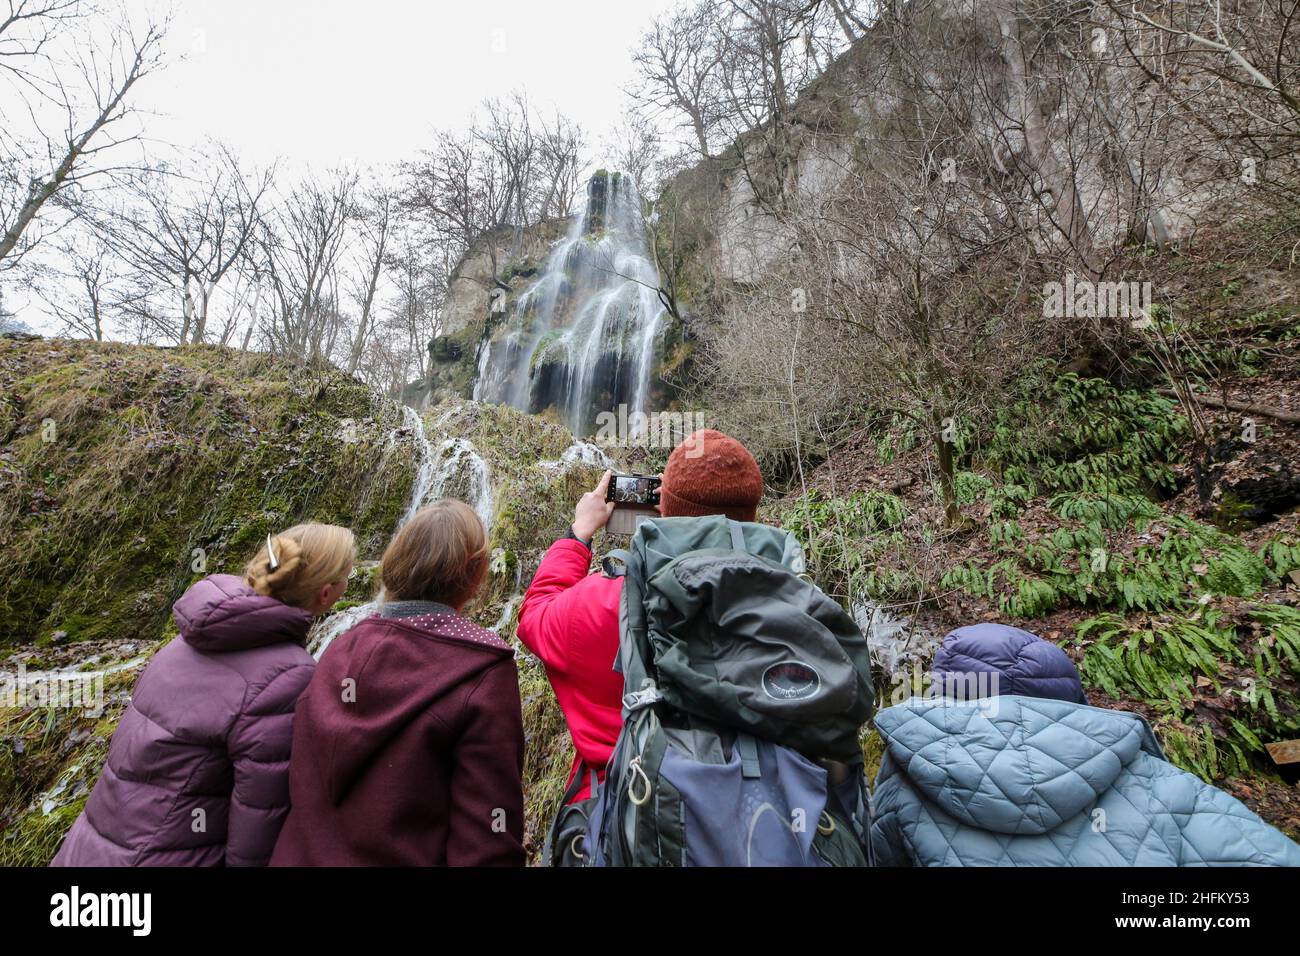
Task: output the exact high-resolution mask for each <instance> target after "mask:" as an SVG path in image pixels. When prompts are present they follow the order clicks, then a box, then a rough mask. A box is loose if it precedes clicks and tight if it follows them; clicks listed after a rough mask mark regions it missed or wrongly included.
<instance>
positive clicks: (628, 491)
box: [605, 475, 662, 535]
mask: <svg viewBox="0 0 1300 956" xmlns="http://www.w3.org/2000/svg"><path fill="white" fill-rule="evenodd" d="M661 483H662V481H661V479H660V478H659V477H658V476H657V475H614V476H613V477H612V478H611V479H610V481H609V491H608V492H606V493H605V500H606V501H612V502H614V513H613V514H612V515H610V517H609V524H607V525H606V526H605V530H606V531H607V532H609V533H610V534H624V535H630V534H634V533H635V532H636V529H637V526H638V525H639V524H640V523H641V522H642V521H645V520H646V519H647V518H655V517H658V515H659V511H658V506H659V485H660V484H661Z"/></svg>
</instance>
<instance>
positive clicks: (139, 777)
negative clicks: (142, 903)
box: [53, 574, 315, 866]
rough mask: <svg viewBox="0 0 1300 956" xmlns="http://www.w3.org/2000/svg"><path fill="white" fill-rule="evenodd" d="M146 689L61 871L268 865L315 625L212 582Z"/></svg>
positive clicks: (143, 683) (197, 590)
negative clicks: (307, 643)
mask: <svg viewBox="0 0 1300 956" xmlns="http://www.w3.org/2000/svg"><path fill="white" fill-rule="evenodd" d="M172 614H173V616H174V617H175V619H176V625H177V627H178V628H179V630H180V636H179V637H177V638H176V639H175V640H173V641H172V642H171V643H169V644H168V645H167V646H166V647H164V648H163V649H162V650H161V651H159V652H158V653H157V654H156V655H154V658H153V660H152V661H150V662H149V666H148V667H147V668H145V672H144V673H143V674H141V675H140V680H139V681H138V682H137V683H136V685H135V692H134V694H133V695H132V698H131V704H130V706H129V707H128V708H127V710H126V713H124V714H123V715H122V720H121V721H120V722H119V723H118V725H117V730H116V731H115V732H114V734H113V742H112V743H111V744H110V745H109V750H108V761H107V762H106V763H105V765H104V770H103V773H102V774H101V775H100V777H99V780H98V782H96V784H95V789H94V790H93V791H91V794H90V798H89V799H88V800H87V801H86V808H85V810H84V811H83V812H82V814H81V816H80V817H78V818H77V821H76V823H74V824H73V825H72V829H71V830H70V831H69V832H68V836H67V839H65V840H64V841H63V846H62V848H60V850H59V853H58V855H57V856H56V857H55V858H54V863H53V865H54V866H220V865H222V864H225V865H227V866H264V865H265V864H266V862H267V860H268V859H269V858H270V856H271V850H272V848H273V847H274V846H275V838H276V836H277V835H278V834H279V832H280V826H281V824H282V823H283V822H284V816H285V814H286V812H287V811H288V796H289V794H288V790H289V787H288V783H289V745H290V741H291V740H292V736H293V712H294V703H295V702H296V701H297V699H298V696H299V694H301V693H302V691H303V689H304V688H305V687H306V686H307V682H308V680H310V678H311V674H312V670H313V668H314V667H315V662H314V661H313V660H312V658H311V655H310V654H308V653H307V651H306V650H304V649H303V641H304V639H305V638H306V636H307V631H308V629H309V628H310V627H311V615H310V614H308V613H307V612H306V611H304V610H301V609H300V608H295V607H290V606H289V605H287V604H284V603H282V602H280V601H277V600H276V599H275V598H271V597H265V596H263V595H261V594H258V593H256V592H255V591H253V589H252V588H250V587H249V586H248V585H247V584H245V583H244V581H243V580H241V579H240V578H237V577H234V576H233V575H229V574H214V575H212V576H211V577H208V578H204V579H203V580H202V581H199V582H198V583H197V584H195V585H193V586H192V587H191V588H190V589H189V590H188V591H186V592H185V594H184V596H182V597H181V599H180V600H179V601H177V602H176V604H175V606H174V607H173V609H172Z"/></svg>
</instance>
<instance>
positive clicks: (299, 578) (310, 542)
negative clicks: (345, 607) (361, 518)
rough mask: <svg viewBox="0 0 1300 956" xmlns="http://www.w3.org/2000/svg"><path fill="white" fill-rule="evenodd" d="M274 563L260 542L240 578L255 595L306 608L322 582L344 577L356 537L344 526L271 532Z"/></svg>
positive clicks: (352, 557) (353, 558)
mask: <svg viewBox="0 0 1300 956" xmlns="http://www.w3.org/2000/svg"><path fill="white" fill-rule="evenodd" d="M267 543H268V544H270V546H271V548H273V549H274V551H275V559H276V566H275V568H274V569H272V568H271V556H270V554H269V553H268V551H267V545H266V544H263V545H262V547H260V548H259V549H258V551H257V554H256V555H254V557H253V560H252V561H249V562H248V566H247V567H246V568H245V569H244V580H245V581H247V582H248V586H249V587H251V588H252V589H253V590H254V591H256V592H257V593H258V594H264V595H266V596H268V597H273V598H275V599H276V600H278V601H283V602H284V603H285V604H291V605H293V606H294V607H308V606H310V605H311V603H312V601H313V600H315V598H316V595H317V594H318V593H319V592H320V589H321V588H322V587H324V586H325V585H326V584H335V583H338V582H339V581H343V580H345V579H346V578H347V576H348V574H349V573H350V572H351V570H352V565H353V564H354V563H355V562H356V539H355V538H354V537H353V535H352V532H351V531H349V530H348V529H347V528H340V527H338V526H337V525H332V524H300V525H295V526H294V527H292V528H290V529H289V530H287V531H281V532H280V533H279V534H275V535H271V536H269V537H268V538H267Z"/></svg>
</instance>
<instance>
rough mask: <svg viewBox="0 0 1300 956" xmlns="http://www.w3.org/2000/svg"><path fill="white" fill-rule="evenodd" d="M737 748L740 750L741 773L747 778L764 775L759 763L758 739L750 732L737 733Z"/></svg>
mask: <svg viewBox="0 0 1300 956" xmlns="http://www.w3.org/2000/svg"><path fill="white" fill-rule="evenodd" d="M736 749H737V750H738V751H740V775H741V776H742V777H744V778H745V779H746V780H758V779H759V778H760V777H762V776H763V772H762V770H761V769H760V768H759V764H758V741H757V740H755V739H754V738H753V737H751V736H750V735H749V734H737V735H736Z"/></svg>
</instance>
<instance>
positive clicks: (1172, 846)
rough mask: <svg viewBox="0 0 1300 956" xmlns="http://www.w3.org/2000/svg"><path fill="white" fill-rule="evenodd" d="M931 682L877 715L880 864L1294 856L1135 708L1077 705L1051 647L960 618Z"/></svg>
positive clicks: (1272, 861) (1070, 670)
mask: <svg viewBox="0 0 1300 956" xmlns="http://www.w3.org/2000/svg"><path fill="white" fill-rule="evenodd" d="M934 681H935V688H936V690H937V691H938V692H937V693H936V694H935V695H934V696H931V697H914V698H912V699H911V700H908V701H905V702H903V703H901V704H898V705H896V706H894V707H889V708H886V709H884V710H882V711H880V712H879V713H878V714H877V715H876V727H877V728H878V729H879V731H880V734H881V736H882V738H883V739H884V743H885V756H884V760H883V762H882V764H881V767H880V772H879V774H878V775H877V777H876V783H875V788H874V793H873V796H872V824H871V848H872V853H873V855H874V859H875V863H876V865H878V866H1300V846H1297V844H1295V843H1293V842H1292V841H1291V840H1289V839H1287V838H1286V837H1285V836H1284V835H1283V834H1282V833H1281V832H1280V831H1278V830H1276V829H1275V828H1273V827H1271V826H1269V825H1268V824H1267V823H1265V822H1264V821H1263V820H1261V819H1260V818H1259V817H1258V816H1256V815H1255V814H1254V813H1252V812H1251V811H1250V810H1248V809H1247V808H1246V807H1245V806H1244V805H1243V804H1242V803H1241V802H1240V801H1238V800H1236V799H1234V798H1233V797H1230V796H1229V795H1228V794H1226V793H1224V792H1223V791H1221V790H1218V789H1216V788H1214V787H1212V786H1210V785H1208V784H1206V783H1204V782H1203V781H1202V780H1201V779H1200V778H1198V777H1195V776H1193V775H1192V774H1190V773H1186V772H1184V771H1182V770H1179V769H1178V768H1177V767H1175V766H1174V765H1173V764H1171V763H1169V762H1168V761H1166V760H1165V759H1164V754H1163V753H1162V751H1161V749H1160V745H1159V744H1158V743H1157V742H1156V739H1155V735H1154V734H1152V732H1151V728H1150V727H1149V726H1148V725H1147V723H1146V721H1145V720H1143V719H1142V717H1140V716H1139V715H1137V714H1130V713H1125V712H1123V711H1116V710H1105V709H1103V708H1100V707H1090V706H1088V703H1087V698H1086V697H1085V696H1084V694H1083V686H1082V684H1081V682H1080V680H1079V674H1078V671H1077V670H1076V669H1075V667H1074V664H1073V662H1071V660H1070V659H1069V657H1068V656H1066V654H1065V652H1064V651H1062V650H1061V649H1060V648H1059V647H1057V646H1056V645H1054V644H1052V643H1050V642H1048V641H1044V640H1042V639H1041V638H1039V637H1036V636H1034V635H1033V634H1030V633H1028V632H1027V631H1022V630H1019V629H1018V628H1014V627H1008V626H1005V625H1001V624H976V625H973V626H970V627H962V628H958V629H957V630H955V631H953V632H952V633H951V634H949V635H948V636H947V637H946V638H945V639H944V642H943V646H942V647H941V648H940V650H939V652H938V653H937V654H936V656H935V662H934Z"/></svg>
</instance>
